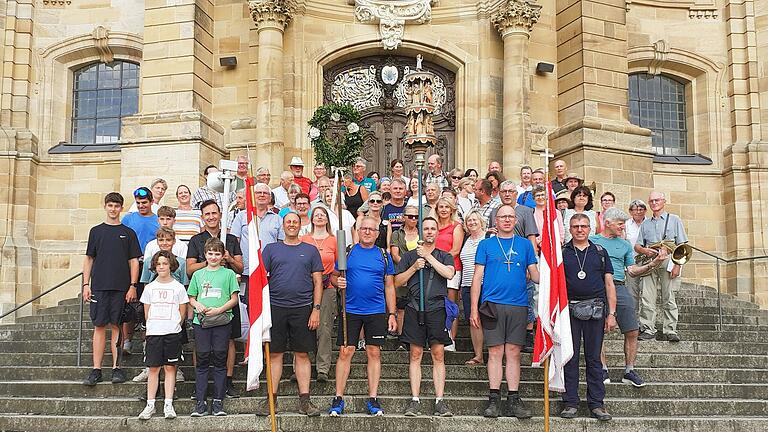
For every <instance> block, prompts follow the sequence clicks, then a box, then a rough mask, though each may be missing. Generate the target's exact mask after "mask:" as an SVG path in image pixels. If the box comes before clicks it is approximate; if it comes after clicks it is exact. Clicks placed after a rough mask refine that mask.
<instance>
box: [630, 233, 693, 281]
mask: <svg viewBox="0 0 768 432" xmlns="http://www.w3.org/2000/svg"><path fill="white" fill-rule="evenodd" d="M648 247H649V248H651V249H656V250H661V248H664V249H666V250H667V251H668V252H669V254H670V259H672V262H673V263H675V264H677V265H684V264H685V263H687V262H688V261H690V260H691V256H692V255H693V248H692V247H691V246H689V245H688V244H687V243H681V244H679V245H675V242H673V241H672V240H663V241H660V242H656V243H651V244H650V245H648ZM651 261H653V258H649V257H647V256H645V255H643V254H637V255H635V265H637V266H644V265H646V264H648V263H650V262H651ZM658 266H659V265H655V266H653V267H651V268H649V269H648V270H646V271H645V272H643V273H642V274H639V275H637V276H636V277H643V276H647V275H649V274H651V272H652V271H653V270H655V269H656V268H657V267H658Z"/></svg>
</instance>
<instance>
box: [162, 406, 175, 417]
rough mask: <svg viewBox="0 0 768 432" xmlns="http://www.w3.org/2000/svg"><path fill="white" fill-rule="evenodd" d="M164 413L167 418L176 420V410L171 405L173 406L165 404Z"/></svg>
mask: <svg viewBox="0 0 768 432" xmlns="http://www.w3.org/2000/svg"><path fill="white" fill-rule="evenodd" d="M163 413H165V418H167V419H175V418H176V410H175V409H173V405H171V404H165V405H164V406H163Z"/></svg>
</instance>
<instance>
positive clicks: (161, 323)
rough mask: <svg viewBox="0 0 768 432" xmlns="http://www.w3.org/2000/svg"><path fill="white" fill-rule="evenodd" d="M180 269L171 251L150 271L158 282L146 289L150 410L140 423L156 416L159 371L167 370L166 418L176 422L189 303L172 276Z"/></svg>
mask: <svg viewBox="0 0 768 432" xmlns="http://www.w3.org/2000/svg"><path fill="white" fill-rule="evenodd" d="M178 267H179V262H178V260H177V259H176V257H175V256H174V255H173V254H172V253H171V252H169V251H165V250H163V251H160V252H158V253H156V254H155V255H154V256H153V257H152V264H151V266H150V268H151V269H152V271H153V272H155V273H157V279H155V280H154V282H151V283H149V284H147V285H146V286H145V287H144V292H143V293H142V294H141V303H143V304H144V316H146V317H147V318H146V324H147V332H146V334H147V338H146V346H145V348H144V363H145V364H146V365H147V366H148V367H149V377H148V380H147V406H146V407H145V408H144V410H143V411H142V412H141V414H139V419H141V420H148V419H149V418H150V417H152V414H154V413H155V396H156V394H157V388H158V386H159V384H160V367H161V366H162V367H163V369H164V370H165V406H164V408H163V412H164V414H165V418H167V419H172V418H176V411H175V410H174V409H173V391H174V386H175V384H176V365H177V364H178V363H179V362H180V361H181V360H183V357H182V354H181V322H182V319H183V317H186V303H188V302H189V298H188V297H187V291H186V290H185V289H184V285H182V284H180V283H179V282H178V281H177V280H175V279H174V278H173V276H171V273H173V272H174V271H176V270H177V269H178Z"/></svg>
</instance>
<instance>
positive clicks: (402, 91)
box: [392, 66, 446, 115]
mask: <svg viewBox="0 0 768 432" xmlns="http://www.w3.org/2000/svg"><path fill="white" fill-rule="evenodd" d="M408 72H410V70H409V68H408V67H407V66H406V67H405V72H404V73H403V75H408ZM427 91H428V92H429V95H428V96H429V98H430V103H431V104H432V105H434V106H435V111H434V114H435V115H438V114H442V112H443V105H445V100H446V91H445V83H444V82H443V79H442V78H440V76H439V75H435V77H434V82H433V83H432V85H431V87H430V88H429V89H428V90H427ZM392 95H393V96H394V97H395V99H396V100H397V106H398V107H400V108H405V107H406V106H408V105H409V104H410V103H411V101H412V98H413V95H412V94H409V90H408V88H407V86H406V83H405V81H400V84H398V86H397V87H395V91H394V92H393V93H392Z"/></svg>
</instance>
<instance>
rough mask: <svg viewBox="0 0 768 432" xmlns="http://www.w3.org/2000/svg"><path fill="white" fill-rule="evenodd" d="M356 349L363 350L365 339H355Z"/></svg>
mask: <svg viewBox="0 0 768 432" xmlns="http://www.w3.org/2000/svg"><path fill="white" fill-rule="evenodd" d="M357 349H358V350H360V351H365V340H363V339H360V340H359V341H357Z"/></svg>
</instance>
